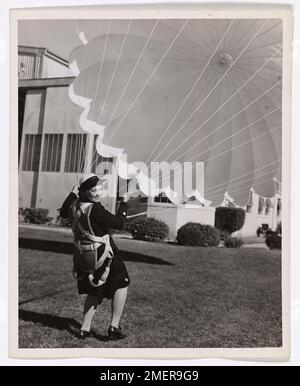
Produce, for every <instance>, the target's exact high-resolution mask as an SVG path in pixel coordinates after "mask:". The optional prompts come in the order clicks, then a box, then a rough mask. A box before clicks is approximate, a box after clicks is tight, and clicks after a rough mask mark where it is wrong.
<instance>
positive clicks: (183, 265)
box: [10, 7, 292, 358]
mask: <svg viewBox="0 0 300 386" xmlns="http://www.w3.org/2000/svg"><path fill="white" fill-rule="evenodd" d="M68 12H69V16H68ZM28 15H29V13H28V12H27V13H26V12H25V13H20V15H19V14H18V12H16V14H15V18H14V22H13V24H12V28H13V27H14V26H15V27H16V28H15V30H14V34H15V39H14V40H15V41H14V43H15V45H14V46H13V47H12V51H13V54H12V55H13V58H14V59H15V60H16V65H15V66H14V67H12V69H13V71H14V73H13V74H11V77H15V81H14V82H13V85H12V88H13V92H14V95H15V109H14V110H13V114H14V118H13V120H14V122H15V123H14V133H15V134H14V139H15V141H14V142H13V144H12V143H11V146H13V151H14V154H15V164H16V165H17V166H16V168H17V177H16V179H15V180H14V181H15V182H16V183H17V185H16V186H17V188H16V189H17V190H16V197H17V201H16V202H15V205H14V215H15V218H17V221H16V224H15V233H14V235H13V237H15V243H16V245H17V247H16V248H17V256H14V258H13V261H14V263H12V264H14V272H15V273H16V275H17V276H18V281H17V283H13V284H12V285H15V284H16V286H17V288H16V287H14V288H15V289H16V293H17V299H16V305H17V311H16V313H15V314H14V315H15V316H16V320H14V321H12V326H15V327H16V329H13V331H15V333H14V336H13V338H12V337H11V336H12V332H11V334H10V339H12V342H13V343H12V346H11V347H13V350H12V351H13V352H14V353H15V355H21V356H22V355H23V356H26V353H27V352H28V353H30V349H39V351H38V354H35V356H37V357H38V356H39V355H40V356H41V357H44V356H46V353H47V352H48V350H47V349H62V352H63V349H72V350H68V356H72V355H73V354H72V353H73V352H74V355H75V356H80V353H81V352H83V351H84V353H85V354H87V353H88V352H89V350H91V351H90V352H91V353H93V355H97V353H99V355H102V356H107V355H109V353H117V354H116V355H117V356H122V349H143V353H144V354H145V356H146V357H147V356H149V357H153V355H154V354H151V350H149V351H147V349H166V350H167V351H166V353H168V354H169V355H170V356H176V357H180V356H183V357H184V356H185V355H186V357H187V358H190V357H193V356H194V357H197V355H204V353H207V355H208V356H213V355H217V354H218V353H219V354H220V355H221V354H222V353H223V354H224V356H233V357H253V356H257V357H264V356H267V357H270V358H287V357H288V353H289V326H288V319H289V316H288V293H287V292H286V291H287V289H288V287H289V277H288V273H287V272H288V266H289V191H290V190H289V189H290V172H289V167H290V166H289V165H290V159H289V157H290V152H289V144H290V127H289V125H288V124H287V123H288V122H289V119H290V108H289V104H290V93H291V92H290V75H289V72H290V65H291V63H290V62H289V59H290V41H289V39H290V38H291V26H290V23H291V15H292V13H291V10H290V9H289V8H285V9H283V10H282V9H280V10H276V7H275V8H274V9H272V8H270V9H269V10H260V11H259V10H255V8H254V10H252V11H251V12H250V11H249V13H248V14H247V12H246V11H244V12H242V11H241V10H239V12H233V11H232V10H229V9H228V10H227V9H226V7H223V8H222V9H221V10H212V11H210V10H207V11H198V13H197V12H180V11H178V10H177V12H173V13H172V12H167V11H164V10H162V11H161V13H159V12H153V11H152V13H151V11H149V10H148V11H147V12H145V13H142V12H141V10H139V11H138V12H133V11H132V12H130V9H127V10H126V8H125V10H119V11H115V10H114V9H112V10H110V11H108V10H106V9H103V10H101V8H99V9H97V8H96V10H95V12H93V11H90V12H89V13H87V12H82V13H80V11H78V10H77V11H76V12H75V11H74V12H73V11H72V8H70V10H69V11H66V10H64V12H62V11H60V10H59V9H58V10H57V13H56V15H57V17H54V16H53V13H51V14H50V13H49V16H48V17H47V11H46V10H44V11H43V12H42V15H41V16H40V17H39V16H38V15H39V14H38V13H37V14H35V13H34V12H33V13H32V14H31V16H30V17H27V16H28ZM15 114H16V115H15ZM10 229H12V228H10ZM13 304H14V303H13ZM12 307H13V306H12ZM83 349H84V350H83ZM112 349H113V351H111V350H112ZM186 349H192V350H190V351H186ZM210 350H211V351H210ZM219 350H220V351H219ZM222 350H223V351H222ZM251 350H253V351H251ZM43 352H45V354H43ZM126 352H128V351H124V353H126ZM20 353H21V354H20ZM159 353H160V351H159V350H158V351H155V356H154V357H158V356H159V355H160V354H159ZM161 353H162V354H161V355H162V356H163V355H164V351H161ZM181 353H182V355H181ZM202 353H203V354H202ZM29 355H30V354H29ZM58 355H59V354H58ZM87 355H88V354H87ZM124 355H125V354H124ZM126 355H127V354H126ZM132 355H134V354H132ZM135 355H137V354H135ZM166 355H167V354H166Z"/></svg>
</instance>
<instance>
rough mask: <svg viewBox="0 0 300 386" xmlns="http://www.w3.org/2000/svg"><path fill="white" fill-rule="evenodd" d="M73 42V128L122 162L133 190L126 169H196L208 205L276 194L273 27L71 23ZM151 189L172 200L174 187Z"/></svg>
mask: <svg viewBox="0 0 300 386" xmlns="http://www.w3.org/2000/svg"><path fill="white" fill-rule="evenodd" d="M78 33H79V36H80V38H81V41H82V45H81V46H80V47H78V48H77V49H75V50H74V51H73V52H72V54H71V56H70V67H71V69H72V70H73V72H74V75H75V76H76V78H75V80H74V81H73V83H72V84H71V85H70V98H71V99H72V101H73V102H75V103H76V104H77V105H78V106H79V108H80V109H82V113H81V117H80V125H81V127H82V129H83V130H85V131H87V132H89V133H93V134H97V136H98V137H97V138H98V139H97V146H96V149H95V151H97V152H98V153H99V154H100V155H102V156H105V157H108V156H115V157H120V156H121V155H122V154H126V156H127V163H128V165H129V166H130V165H131V169H130V171H129V172H128V177H133V176H135V178H136V180H137V181H138V183H139V187H140V189H141V190H143V186H146V185H147V184H146V183H145V181H147V176H146V175H145V174H144V173H142V172H141V171H139V170H138V168H135V167H133V166H132V164H133V163H134V162H143V163H145V164H146V165H148V166H149V167H150V164H151V163H152V162H168V163H172V162H174V161H177V162H179V163H181V164H183V163H184V162H188V161H190V162H194V163H195V162H196V161H198V162H203V163H204V181H205V185H204V186H205V191H204V196H205V199H207V200H208V201H206V200H205V202H206V203H207V202H212V203H213V205H217V204H219V203H220V202H222V200H223V196H224V192H225V191H226V192H228V194H229V195H230V197H232V198H233V199H234V200H235V202H237V203H239V204H240V205H245V203H246V202H247V200H248V196H249V189H250V187H254V188H255V191H256V192H257V193H258V194H260V195H262V196H264V197H270V196H272V195H273V194H274V183H273V178H277V179H278V180H281V115H282V111H281V98H282V22H281V21H280V20H278V19H268V20H264V19H253V20H252V19H241V20H238V19H235V20H228V19H224V20H222V19H218V20H200V19H190V20H95V21H81V22H79V23H78ZM123 166H124V165H123ZM192 169H193V173H194V174H195V168H194V167H192ZM194 174H193V175H194ZM122 177H126V176H122ZM160 177H161V176H160ZM194 177H195V176H194ZM151 182H152V184H153V183H154V182H153V181H151ZM158 188H159V189H160V191H164V192H165V193H166V194H167V195H168V197H173V198H174V197H178V196H179V195H180V193H179V192H177V191H176V188H175V187H174V186H163V185H162V186H161V187H158ZM194 190H197V191H198V190H201V189H198V187H197V186H195V187H194ZM144 193H145V194H147V192H146V191H145V192H144ZM198 199H199V200H200V197H198ZM200 201H201V200H200Z"/></svg>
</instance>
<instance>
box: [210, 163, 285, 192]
mask: <svg viewBox="0 0 300 386" xmlns="http://www.w3.org/2000/svg"><path fill="white" fill-rule="evenodd" d="M279 170H281V168H280V167H279V168H276V169H274V170H271V171H270V172H267V173H264V174H262V175H261V176H257V177H254V178H250V179H248V180H245V181H243V182H236V183H235V184H232V185H230V187H232V186H234V185H243V184H246V183H247V182H251V181H253V180H257V179H258V178H262V177H265V176H267V175H268V174H271V173H274V172H277V171H279ZM223 191H224V189H223V188H221V189H216V190H213V191H212V192H209V195H214V194H216V193H218V192H223Z"/></svg>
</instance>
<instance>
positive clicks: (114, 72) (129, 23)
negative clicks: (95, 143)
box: [98, 19, 132, 122]
mask: <svg viewBox="0 0 300 386" xmlns="http://www.w3.org/2000/svg"><path fill="white" fill-rule="evenodd" d="M131 24H132V19H131V20H129V22H128V26H127V30H126V33H125V36H124V39H123V42H122V47H121V49H120V52H119V55H118V58H117V62H116V64H115V68H114V71H113V74H112V77H111V79H110V82H109V86H108V90H107V92H106V95H105V99H104V102H103V104H102V107H101V111H100V115H99V119H98V121H99V122H100V121H101V118H102V114H103V108H105V105H106V101H107V98H108V95H109V93H110V89H111V86H112V83H113V80H114V77H115V74H116V71H117V68H118V66H119V62H120V59H121V55H122V53H123V49H124V46H125V42H126V39H127V35H128V32H129V29H130V27H131Z"/></svg>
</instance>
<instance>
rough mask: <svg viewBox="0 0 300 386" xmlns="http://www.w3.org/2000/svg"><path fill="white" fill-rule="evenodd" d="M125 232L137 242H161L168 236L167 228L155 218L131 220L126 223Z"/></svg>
mask: <svg viewBox="0 0 300 386" xmlns="http://www.w3.org/2000/svg"><path fill="white" fill-rule="evenodd" d="M125 230H127V231H128V232H130V233H131V234H132V237H133V238H134V239H137V240H146V241H162V240H164V239H165V238H166V237H167V236H168V234H169V227H168V225H167V224H165V223H164V222H162V221H159V220H157V219H155V218H152V217H148V218H133V219H132V220H131V221H130V222H127V224H126V227H125Z"/></svg>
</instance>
